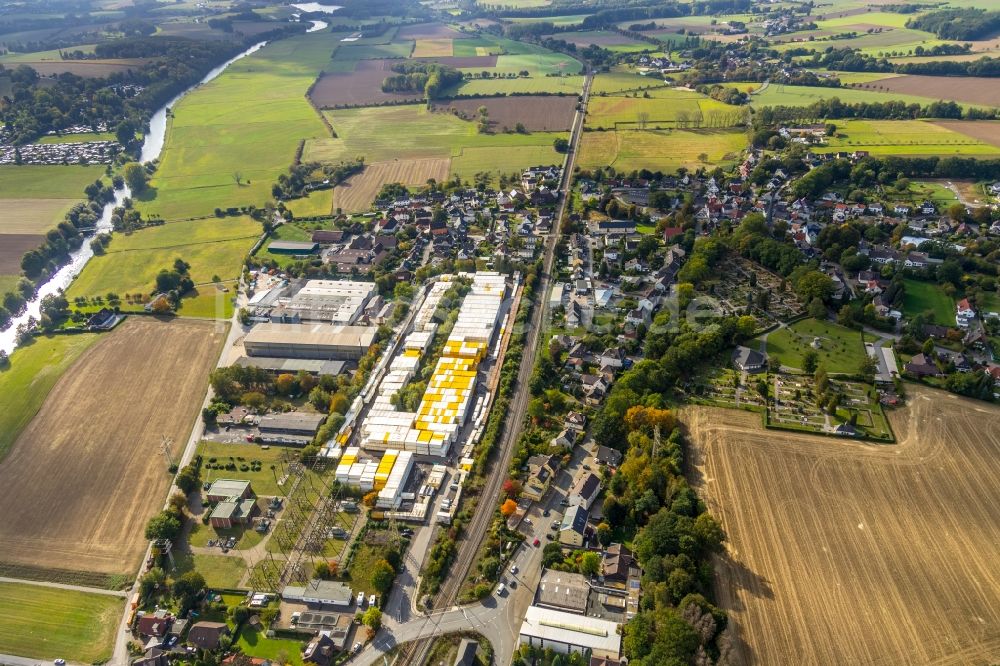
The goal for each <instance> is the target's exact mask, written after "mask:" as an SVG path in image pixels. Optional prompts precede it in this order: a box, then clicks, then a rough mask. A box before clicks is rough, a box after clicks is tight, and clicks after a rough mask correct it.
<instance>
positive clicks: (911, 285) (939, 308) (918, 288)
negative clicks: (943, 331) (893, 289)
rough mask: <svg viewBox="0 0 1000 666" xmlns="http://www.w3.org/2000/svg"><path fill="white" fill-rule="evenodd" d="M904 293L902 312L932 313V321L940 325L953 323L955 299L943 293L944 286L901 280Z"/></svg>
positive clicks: (910, 314) (910, 315) (912, 314)
mask: <svg viewBox="0 0 1000 666" xmlns="http://www.w3.org/2000/svg"><path fill="white" fill-rule="evenodd" d="M903 285H904V286H905V287H906V295H905V296H904V297H903V314H904V315H905V316H906V317H908V318H909V317H913V316H915V315H918V314H928V313H929V314H933V316H934V323H936V324H940V325H941V326H954V325H955V301H954V300H953V299H952V298H951V297H950V296H948V294H946V293H944V288H943V287H942V286H941V285H939V284H935V283H934V282H922V281H920V280H909V279H905V280H903Z"/></svg>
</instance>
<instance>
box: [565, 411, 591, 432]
mask: <svg viewBox="0 0 1000 666" xmlns="http://www.w3.org/2000/svg"><path fill="white" fill-rule="evenodd" d="M563 425H564V426H565V427H566V428H569V429H570V430H575V431H577V432H578V433H582V432H583V431H584V429H585V428H586V427H587V417H586V416H585V415H584V414H582V413H581V412H570V413H568V414H566V419H565V420H564V421H563Z"/></svg>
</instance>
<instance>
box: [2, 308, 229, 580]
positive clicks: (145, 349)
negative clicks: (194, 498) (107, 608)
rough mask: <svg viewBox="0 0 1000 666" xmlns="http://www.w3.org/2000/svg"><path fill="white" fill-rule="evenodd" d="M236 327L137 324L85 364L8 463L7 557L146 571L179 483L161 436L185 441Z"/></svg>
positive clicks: (48, 402) (60, 387) (107, 339)
mask: <svg viewBox="0 0 1000 666" xmlns="http://www.w3.org/2000/svg"><path fill="white" fill-rule="evenodd" d="M225 330H226V327H225V326H220V325H217V324H214V323H208V322H195V321H192V320H187V321H183V320H175V321H173V322H170V323H162V322H158V321H155V320H151V319H136V320H130V321H128V322H126V323H125V324H124V325H122V326H121V327H120V328H118V329H117V330H115V331H114V332H113V333H110V334H108V335H106V336H104V337H103V338H102V339H101V340H100V341H99V342H98V343H97V344H96V345H95V346H93V347H92V348H91V349H90V350H88V351H87V352H86V353H85V354H84V355H82V356H81V357H80V359H79V360H78V361H77V362H76V363H75V364H74V365H73V366H72V367H71V368H70V369H69V371H68V372H67V373H66V374H64V375H63V376H62V378H61V379H60V380H59V381H58V382H57V383H56V385H55V386H54V388H53V389H52V391H51V392H49V394H48V397H47V398H46V399H45V402H44V404H43V405H42V408H41V410H40V411H39V412H38V414H37V415H36V416H35V417H34V418H33V419H32V421H31V423H30V424H29V425H28V426H27V427H26V428H25V429H24V430H23V431H22V432H21V435H20V436H19V437H18V439H17V441H16V442H15V443H14V445H13V447H12V449H11V452H10V454H9V455H8V456H7V458H6V459H5V460H4V461H3V463H2V464H0V501H2V502H3V504H4V506H5V507H8V508H9V512H8V513H7V518H6V519H5V520H4V521H2V522H0V541H2V542H3V544H4V548H3V551H2V553H0V558H2V559H3V560H4V561H7V562H12V563H25V564H30V565H34V566H42V567H45V566H50V567H63V566H65V565H66V563H67V562H72V563H73V568H75V569H79V570H84V571H95V572H102V573H125V572H131V571H134V570H135V567H137V566H138V563H139V559H140V558H141V555H142V552H143V550H144V548H145V545H146V541H145V539H144V538H143V535H142V529H141V528H142V525H144V524H145V522H146V520H147V519H148V518H149V517H150V516H151V515H152V514H153V513H154V512H155V511H156V510H157V509H158V508H159V507H160V502H161V499H160V498H161V497H162V496H163V494H164V493H165V492H166V490H167V488H168V486H169V484H170V476H169V475H168V474H167V473H166V471H165V469H166V464H167V463H166V460H165V459H164V457H163V453H162V452H161V450H160V447H161V443H162V438H163V437H167V438H169V439H170V440H172V441H173V442H180V441H184V440H185V439H186V437H187V435H188V431H189V429H190V426H191V423H192V422H193V421H194V419H195V418H196V417H197V412H198V408H199V407H200V406H201V401H202V396H203V392H204V391H203V388H204V386H205V383H206V377H207V372H208V369H209V368H211V367H212V365H213V364H214V362H215V360H216V358H217V357H218V350H219V345H221V342H222V340H223V339H224V338H225ZM151 371H155V373H156V381H153V380H152V379H151V378H150V374H149V373H150V372H151ZM94 386H101V387H104V390H102V391H94V389H93V387H94ZM97 414H101V415H102V418H95V415H97ZM174 452H175V453H176V447H175V451H174ZM66 460H73V461H74V464H73V465H66V464H65V462H66Z"/></svg>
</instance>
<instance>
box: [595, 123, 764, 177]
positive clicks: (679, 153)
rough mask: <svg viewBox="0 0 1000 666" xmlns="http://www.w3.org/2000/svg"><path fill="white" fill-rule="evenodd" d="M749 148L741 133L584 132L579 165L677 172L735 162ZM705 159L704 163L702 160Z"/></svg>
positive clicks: (668, 131)
mask: <svg viewBox="0 0 1000 666" xmlns="http://www.w3.org/2000/svg"><path fill="white" fill-rule="evenodd" d="M746 146H747V137H746V133H745V132H743V131H741V130H663V131H659V130H644V131H643V130H621V131H608V132H585V133H584V134H583V139H582V142H581V147H580V156H579V166H580V167H581V168H584V169H594V168H597V167H601V166H607V165H611V166H613V167H615V169H617V170H619V171H631V170H633V169H651V170H654V171H664V172H674V171H676V170H677V169H678V168H680V167H685V168H688V169H695V168H698V167H708V166H712V165H726V164H732V163H733V162H735V161H736V160H737V159H738V158H739V155H740V152H741V151H742V150H743V149H744V148H746ZM703 154H704V156H705V161H702V160H701V159H700V157H701V155H703Z"/></svg>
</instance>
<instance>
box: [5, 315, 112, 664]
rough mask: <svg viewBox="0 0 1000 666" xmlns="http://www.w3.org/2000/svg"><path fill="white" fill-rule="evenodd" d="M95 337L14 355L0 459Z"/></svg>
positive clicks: (70, 338)
mask: <svg viewBox="0 0 1000 666" xmlns="http://www.w3.org/2000/svg"><path fill="white" fill-rule="evenodd" d="M96 340H97V335H95V334H92V333H84V334H81V335H57V336H52V337H47V338H46V337H40V338H36V339H35V340H34V342H32V343H31V344H28V345H24V346H22V347H18V348H17V349H16V350H15V351H14V353H13V354H11V358H10V367H8V368H7V369H5V370H0V395H3V396H4V409H2V410H0V460H2V459H3V457H4V456H5V455H7V452H8V451H9V450H10V447H11V446H12V445H13V444H14V442H15V441H16V440H17V436H18V435H20V434H21V431H22V430H24V428H25V426H27V425H28V423H30V422H31V419H32V418H34V416H35V414H37V413H38V410H39V409H41V407H42V403H44V402H45V397H46V396H47V395H48V394H49V391H50V390H52V387H53V386H54V385H55V383H56V380H58V379H59V377H61V376H62V374H63V373H64V372H65V371H66V369H67V368H69V366H70V365H72V364H73V361H75V360H76V359H77V358H78V357H79V356H80V354H82V353H83V352H84V351H86V349H87V348H88V347H90V345H92V344H93V343H94V342H95V341H96ZM0 652H2V650H0Z"/></svg>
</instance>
